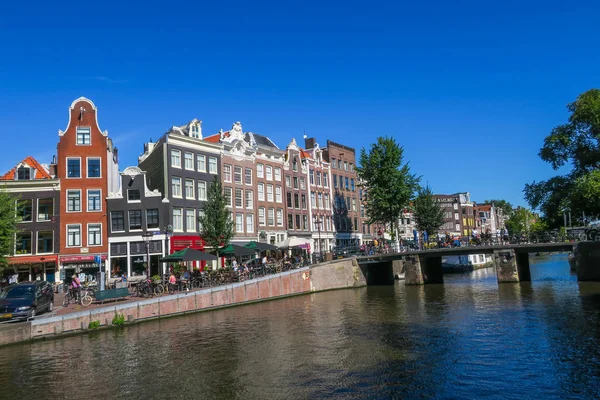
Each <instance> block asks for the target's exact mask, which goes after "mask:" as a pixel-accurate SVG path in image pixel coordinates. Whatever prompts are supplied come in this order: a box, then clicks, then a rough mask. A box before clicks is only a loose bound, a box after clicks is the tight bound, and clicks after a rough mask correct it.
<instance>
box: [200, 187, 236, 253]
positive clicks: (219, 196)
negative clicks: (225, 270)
mask: <svg viewBox="0 0 600 400" xmlns="http://www.w3.org/2000/svg"><path fill="white" fill-rule="evenodd" d="M227 204H228V199H226V197H225V194H224V193H223V187H222V186H221V182H220V181H219V180H218V179H217V178H216V177H215V180H214V181H213V182H212V183H211V184H210V186H209V188H208V191H207V201H206V203H204V209H203V210H202V211H203V214H200V216H199V217H198V224H199V227H200V236H201V237H202V239H204V241H205V242H206V243H207V244H208V246H210V247H212V248H214V249H215V250H216V251H217V256H218V255H219V252H218V250H219V247H222V246H227V245H228V244H229V242H230V241H231V239H232V238H233V235H234V234H235V233H234V229H233V221H232V220H231V213H230V211H229V209H228V208H227Z"/></svg>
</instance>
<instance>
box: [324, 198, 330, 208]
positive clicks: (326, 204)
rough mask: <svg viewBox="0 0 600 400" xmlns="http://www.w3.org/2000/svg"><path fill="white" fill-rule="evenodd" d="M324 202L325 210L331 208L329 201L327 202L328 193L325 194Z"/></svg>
mask: <svg viewBox="0 0 600 400" xmlns="http://www.w3.org/2000/svg"><path fill="white" fill-rule="evenodd" d="M324 202H325V209H326V210H329V209H330V208H331V205H330V203H329V195H328V194H326V195H325V200H324Z"/></svg>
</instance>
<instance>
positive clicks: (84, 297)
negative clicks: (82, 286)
mask: <svg viewBox="0 0 600 400" xmlns="http://www.w3.org/2000/svg"><path fill="white" fill-rule="evenodd" d="M79 296H81V298H78V297H79ZM92 301H93V299H92V297H91V296H90V295H89V293H88V292H87V291H83V290H82V291H81V294H80V295H78V294H77V292H75V291H74V290H72V289H70V290H68V291H67V294H66V295H65V298H64V299H63V307H67V306H68V305H69V304H71V303H72V304H81V305H82V306H84V307H87V306H89V305H90V304H92Z"/></svg>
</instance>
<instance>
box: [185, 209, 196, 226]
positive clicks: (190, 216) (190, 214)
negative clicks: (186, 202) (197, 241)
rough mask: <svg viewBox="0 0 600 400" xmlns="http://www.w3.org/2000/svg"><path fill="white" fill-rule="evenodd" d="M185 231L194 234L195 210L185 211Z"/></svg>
mask: <svg viewBox="0 0 600 400" xmlns="http://www.w3.org/2000/svg"><path fill="white" fill-rule="evenodd" d="M185 231H186V232H196V210H194V209H191V210H185Z"/></svg>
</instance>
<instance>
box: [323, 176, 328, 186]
mask: <svg viewBox="0 0 600 400" xmlns="http://www.w3.org/2000/svg"><path fill="white" fill-rule="evenodd" d="M323 186H325V187H329V179H328V175H327V172H323Z"/></svg>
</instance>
